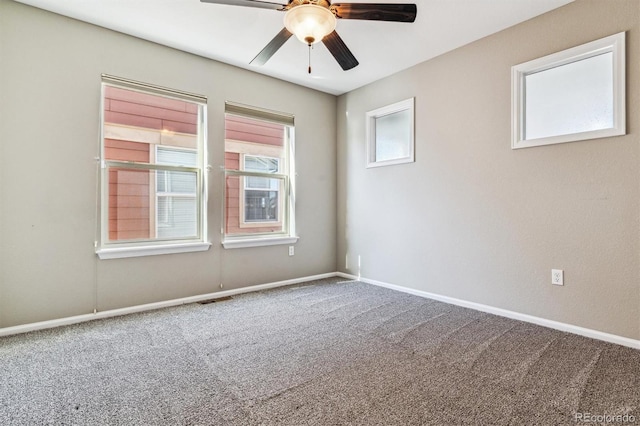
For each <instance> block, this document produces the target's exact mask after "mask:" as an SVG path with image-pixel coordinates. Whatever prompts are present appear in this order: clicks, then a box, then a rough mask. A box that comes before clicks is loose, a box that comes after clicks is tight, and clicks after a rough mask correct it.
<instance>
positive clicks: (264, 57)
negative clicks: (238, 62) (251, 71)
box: [249, 28, 293, 65]
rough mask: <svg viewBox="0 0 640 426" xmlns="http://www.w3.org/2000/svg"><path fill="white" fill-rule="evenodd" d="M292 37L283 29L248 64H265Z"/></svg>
mask: <svg viewBox="0 0 640 426" xmlns="http://www.w3.org/2000/svg"><path fill="white" fill-rule="evenodd" d="M292 35H293V34H291V33H290V32H289V30H287V29H286V28H283V29H282V30H280V32H279V33H278V34H277V35H276V36H275V37H274V38H273V39H272V40H271V41H270V42H269V44H267V45H266V46H265V47H264V49H262V50H261V51H260V53H258V54H257V55H256V57H255V58H253V60H251V62H249V63H250V64H254V65H264V64H266V63H267V61H268V60H269V59H270V58H271V57H272V56H273V54H274V53H276V52H277V51H278V49H280V48H281V47H282V45H283V44H284V43H285V42H286V41H287V40H289V37H291V36H292Z"/></svg>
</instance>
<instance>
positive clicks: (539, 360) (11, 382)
mask: <svg viewBox="0 0 640 426" xmlns="http://www.w3.org/2000/svg"><path fill="white" fill-rule="evenodd" d="M0 372H1V374H0V424H2V425H40V424H69V425H70V424H78V425H101V424H105V425H106V424H113V425H138V424H140V425H142V424H145V425H146V424H155V425H162V424H167V425H174V424H184V425H253V424H255V425H258V424H263V425H271V424H285V425H346V424H357V425H390V424H391V425H394V424H397V425H414V424H415V425H465V424H471V425H562V424H581V423H584V424H587V423H586V422H585V420H590V424H599V423H598V422H597V421H598V420H602V423H604V422H607V424H632V422H631V420H635V422H636V423H640V418H638V417H639V416H640V386H639V385H640V351H637V350H633V349H629V348H625V347H621V346H616V345H612V344H607V343H603V342H600V341H595V340H591V339H587V338H583V337H579V336H575V335H571V334H567V333H562V332H559V331H555V330H551V329H546V328H543V327H539V326H535V325H531V324H527V323H522V322H518V321H514V320H510V319H505V318H501V317H496V316H493V315H489V314H485V313H481V312H476V311H472V310H468V309H464V308H460V307H457V306H452V305H447V304H444V303H440V302H436V301H432V300H428V299H423V298H419V297H416V296H411V295H407V294H404V293H399V292H394V291H391V290H387V289H382V288H378V287H374V286H370V285H367V284H363V283H357V282H339V280H338V279H331V280H322V281H318V282H313V283H310V284H307V285H299V286H292V287H285V288H280V289H275V290H270V291H265V292H260V293H253V294H246V295H242V296H236V297H234V298H233V299H231V300H228V301H224V302H216V303H211V304H206V305H201V304H192V305H186V306H181V307H176V308H170V309H164V310H159V311H154V312H148V313H144V314H136V315H130V316H126V317H120V318H114V319H108V320H101V321H95V322H91V323H85V324H80V325H75V326H70V327H64V328H59V329H55V330H47V331H40V332H34V333H29V334H25V335H19V336H12V337H8V338H2V339H0ZM605 416H606V417H605ZM625 421H626V423H625Z"/></svg>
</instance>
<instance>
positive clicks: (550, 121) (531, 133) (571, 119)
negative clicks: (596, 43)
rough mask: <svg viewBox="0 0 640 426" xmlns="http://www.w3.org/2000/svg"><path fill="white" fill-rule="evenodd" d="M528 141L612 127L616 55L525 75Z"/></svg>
mask: <svg viewBox="0 0 640 426" xmlns="http://www.w3.org/2000/svg"><path fill="white" fill-rule="evenodd" d="M524 99H525V123H524V125H525V139H539V138H544V137H549V136H558V135H567V134H572V133H581V132H587V131H591V130H601V129H609V128H612V127H613V53H612V52H609V53H604V54H601V55H598V56H593V57H591V58H587V59H583V60H581V61H577V62H572V63H569V64H567V65H562V66H559V67H555V68H551V69H548V70H544V71H540V72H537V73H534V74H528V75H526V76H525V98H524Z"/></svg>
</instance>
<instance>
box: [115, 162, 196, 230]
mask: <svg viewBox="0 0 640 426" xmlns="http://www.w3.org/2000/svg"><path fill="white" fill-rule="evenodd" d="M166 174H169V177H170V178H174V179H173V180H172V179H169V181H170V182H178V183H179V185H177V187H178V189H179V190H182V191H175V192H173V193H171V192H166V193H161V192H155V191H154V190H153V186H154V184H155V182H161V181H162V179H159V178H158V177H157V175H166ZM108 177H109V221H108V223H109V228H108V239H109V241H125V240H140V239H156V238H193V237H197V224H198V222H197V219H198V203H197V197H196V173H195V172H173V171H171V172H166V171H155V170H138V169H126V168H110V169H109V170H108ZM174 186H175V185H174ZM176 194H178V195H176Z"/></svg>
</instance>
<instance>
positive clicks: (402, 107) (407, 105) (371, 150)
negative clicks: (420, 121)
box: [366, 98, 415, 168]
mask: <svg viewBox="0 0 640 426" xmlns="http://www.w3.org/2000/svg"><path fill="white" fill-rule="evenodd" d="M414 109H415V98H409V99H405V100H404V101H400V102H396V103H394V104H391V105H387V106H384V107H382V108H378V109H374V110H373V111H368V112H367V114H366V118H367V128H366V138H367V139H366V140H367V153H366V156H367V168H371V167H382V166H392V165H395V164H404V163H413V162H415V146H414V138H415V135H414V132H415V125H414V117H415V113H414ZM402 111H409V112H410V114H409V117H410V122H409V126H410V131H409V140H408V141H407V143H408V144H409V154H408V155H407V156H406V157H399V158H394V159H392V160H384V161H377V160H376V119H377V118H380V117H384V116H385V115H390V114H395V113H398V112H402Z"/></svg>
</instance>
